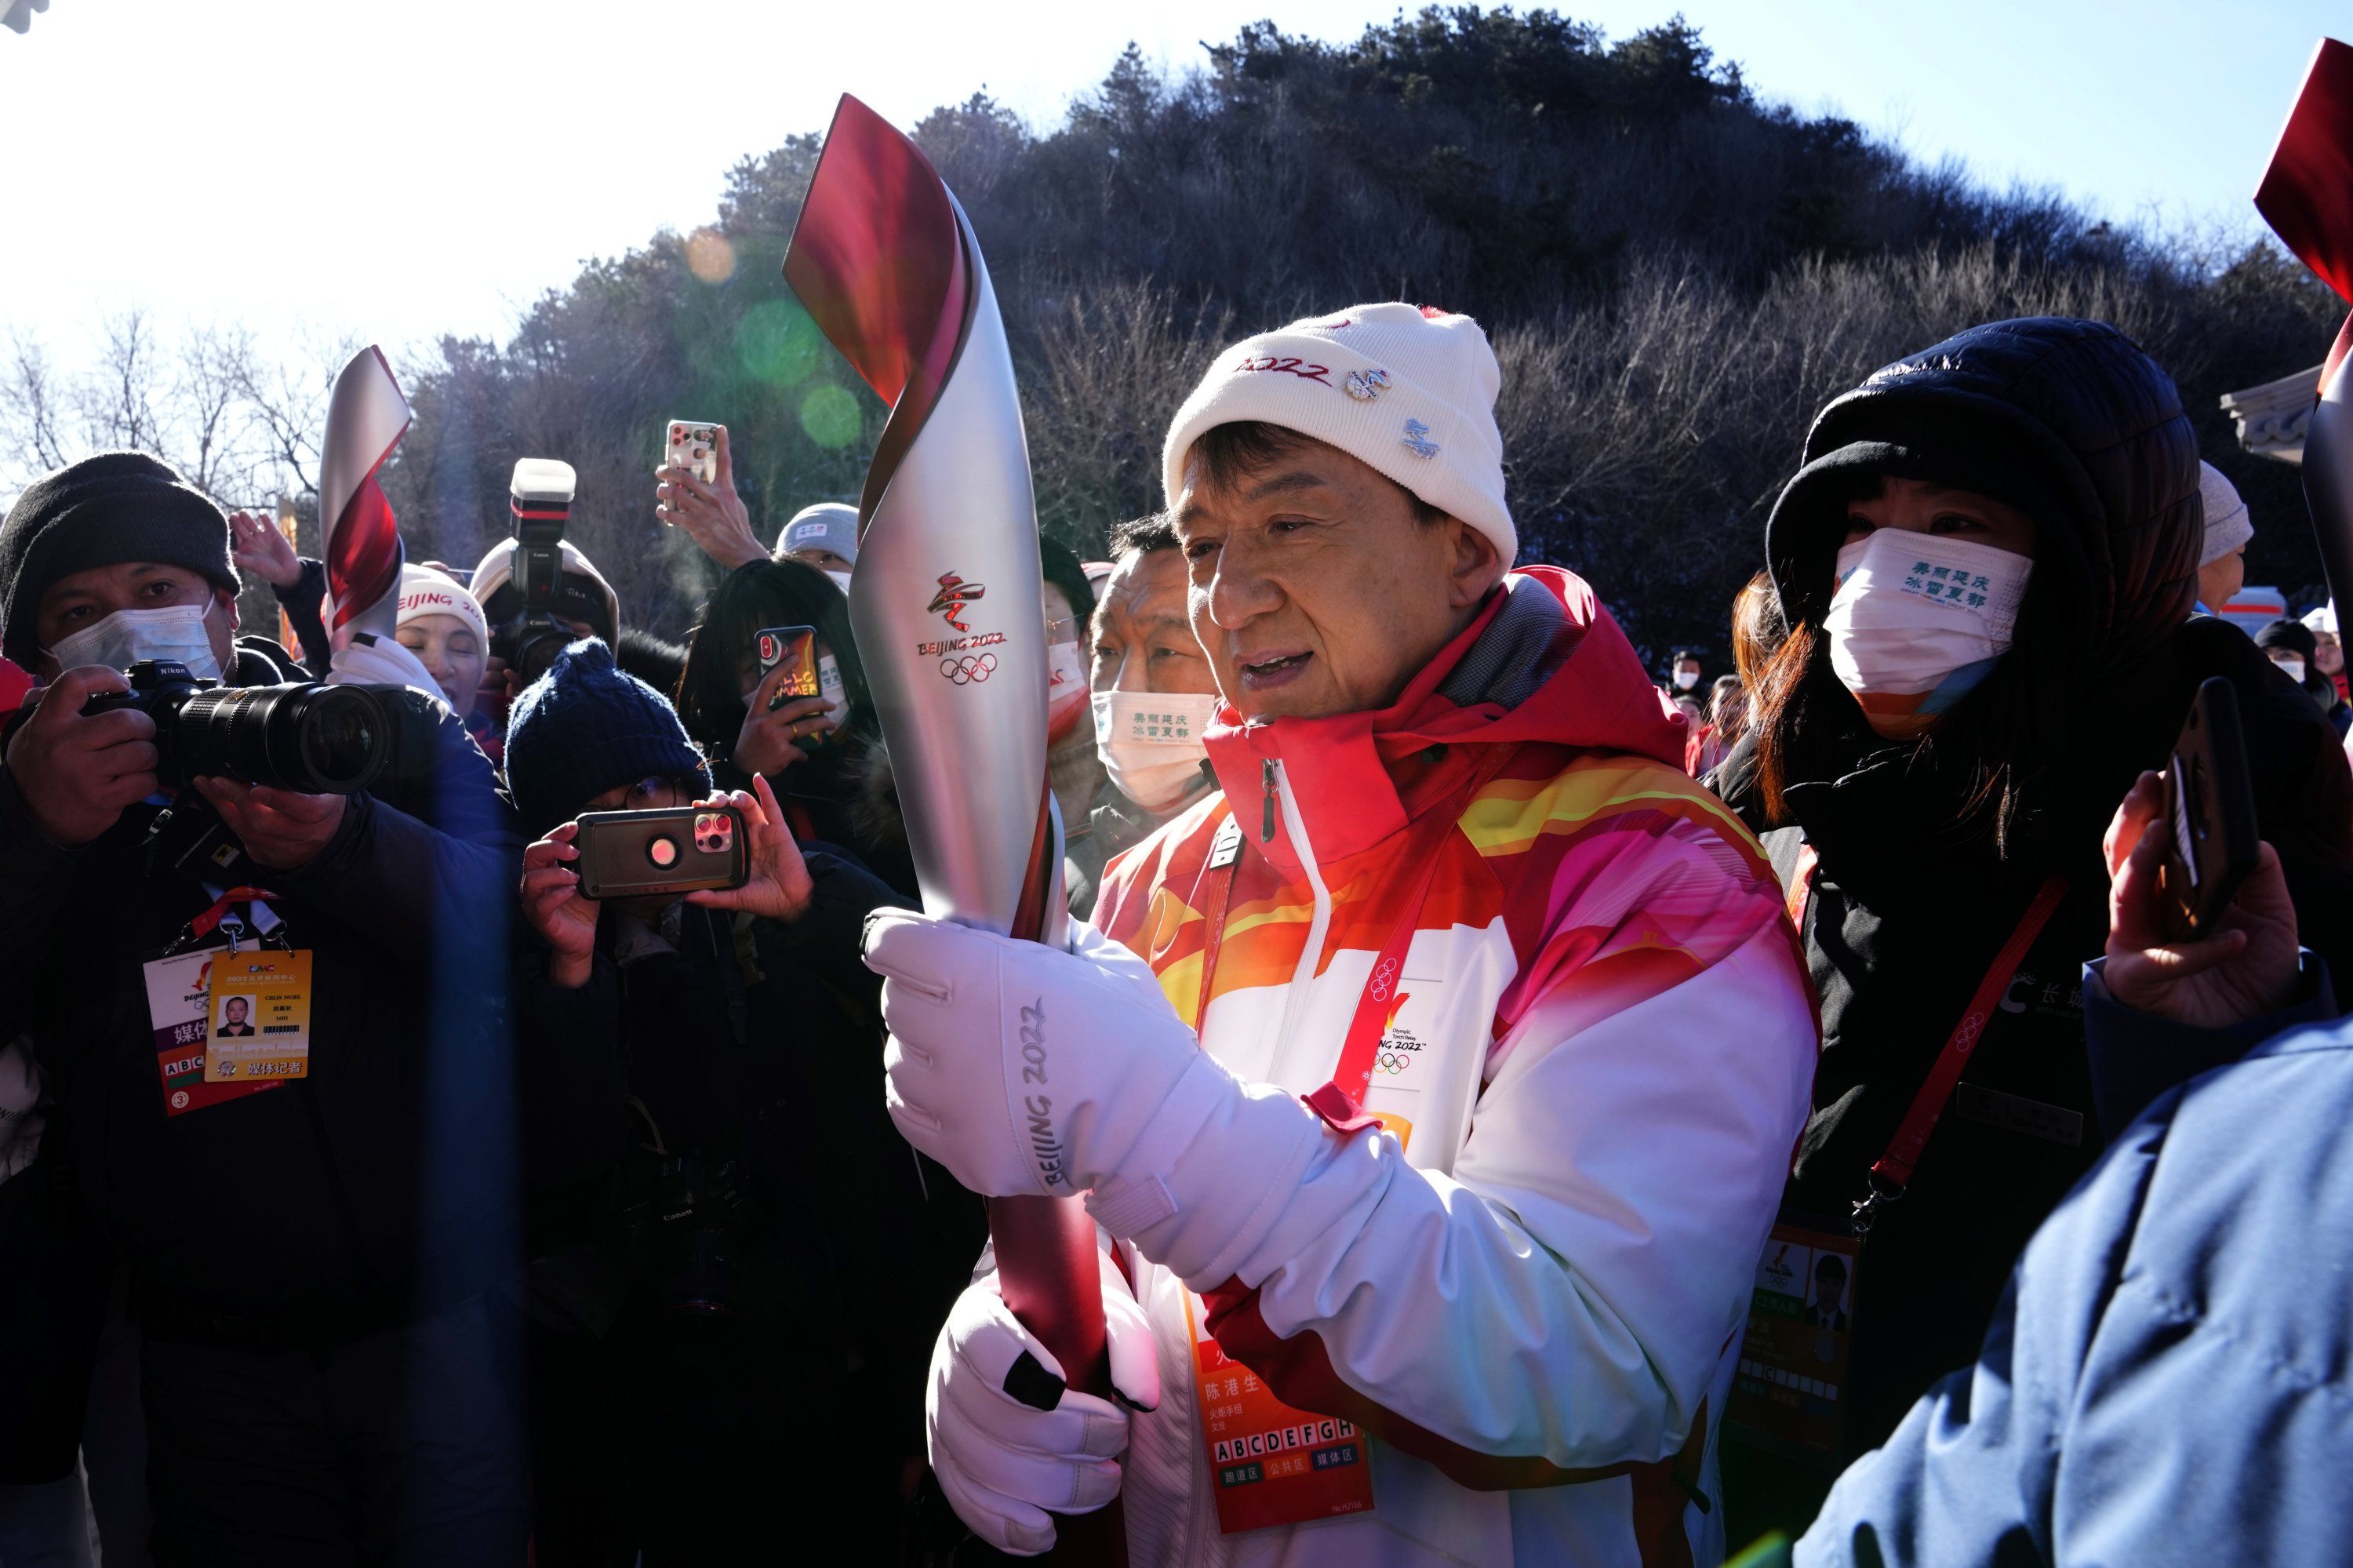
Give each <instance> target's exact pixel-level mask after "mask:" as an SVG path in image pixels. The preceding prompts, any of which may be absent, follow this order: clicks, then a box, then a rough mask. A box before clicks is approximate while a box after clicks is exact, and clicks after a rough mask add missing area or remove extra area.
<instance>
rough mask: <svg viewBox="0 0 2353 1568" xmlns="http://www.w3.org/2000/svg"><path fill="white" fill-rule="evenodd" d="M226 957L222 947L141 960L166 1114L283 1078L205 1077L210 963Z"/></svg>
mask: <svg viewBox="0 0 2353 1568" xmlns="http://www.w3.org/2000/svg"><path fill="white" fill-rule="evenodd" d="M228 957H229V953H228V950H227V948H208V949H206V950H204V951H200V952H194V953H181V954H178V955H176V956H175V957H173V958H168V959H151V960H149V961H148V962H147V963H145V964H142V965H141V966H140V972H141V976H142V979H143V980H145V981H146V984H147V1022H148V1026H149V1027H150V1028H152V1029H153V1031H154V1033H155V1075H156V1077H157V1078H158V1079H159V1080H160V1081H161V1082H162V1085H163V1089H164V1115H165V1116H185V1114H187V1113H188V1112H189V1111H193V1110H202V1109H204V1108H205V1107H206V1106H216V1105H218V1104H220V1103H221V1101H223V1100H234V1099H242V1098H243V1097H246V1096H247V1095H249V1094H253V1093H255V1092H257V1091H258V1090H261V1089H274V1088H276V1087H277V1086H278V1085H279V1084H280V1083H281V1082H283V1081H284V1080H283V1079H278V1080H270V1079H263V1080H261V1081H259V1082H258V1083H254V1082H237V1081H231V1082H223V1083H215V1082H209V1081H207V1079H206V1074H205V1063H206V1057H207V1056H208V1055H209V1054H210V1053H209V1052H208V1051H207V1050H206V1045H207V1044H208V1043H209V1041H210V1038H211V1034H212V986H213V966H214V965H215V964H216V963H217V962H219V961H220V960H222V959H227V958H228Z"/></svg>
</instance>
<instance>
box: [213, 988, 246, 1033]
mask: <svg viewBox="0 0 2353 1568" xmlns="http://www.w3.org/2000/svg"><path fill="white" fill-rule="evenodd" d="M213 1006H214V1014H215V1016H214V1018H213V1038H214V1039H216V1040H249V1039H251V1038H252V1037H253V1018H252V1013H253V1002H252V1000H251V999H250V998H248V997H243V996H224V997H221V998H219V999H217V1000H216V1001H215V1002H214V1004H213Z"/></svg>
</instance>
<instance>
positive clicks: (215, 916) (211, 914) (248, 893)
mask: <svg viewBox="0 0 2353 1568" xmlns="http://www.w3.org/2000/svg"><path fill="white" fill-rule="evenodd" d="M277 896H278V895H276V894H275V893H272V892H270V891H269V889H268V888H265V887H232V888H230V889H229V890H228V891H227V893H224V894H222V895H220V896H219V897H218V898H216V899H214V900H213V901H212V906H211V907H209V908H207V909H206V911H205V912H204V913H203V914H201V915H199V916H196V917H195V919H193V920H191V921H189V922H188V936H189V938H190V939H191V940H201V939H203V938H206V937H209V936H211V935H212V934H213V931H214V930H215V929H216V927H218V926H219V925H220V923H221V921H222V919H223V918H224V917H225V916H227V914H228V910H229V906H230V905H232V904H246V903H249V902H251V901H253V900H254V899H260V900H262V901H264V902H265V903H266V902H268V901H269V900H270V899H272V898H275V897H277Z"/></svg>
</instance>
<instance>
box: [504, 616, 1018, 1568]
mask: <svg viewBox="0 0 2353 1568" xmlns="http://www.w3.org/2000/svg"><path fill="white" fill-rule="evenodd" d="M819 582H820V584H821V585H822V583H823V579H822V578H820V579H819ZM828 591H830V589H829V588H828ZM506 756H507V778H508V782H509V786H510V788H511V789H512V792H513V796H514V801H515V809H516V811H517V814H518V815H519V817H520V818H521V820H522V827H523V831H524V832H526V833H528V834H530V835H531V837H532V839H533V842H532V843H531V844H530V846H529V848H528V849H526V850H525V852H524V854H523V861H522V876H521V880H520V884H519V887H520V895H521V899H522V915H523V925H524V927H525V929H526V935H525V937H524V939H523V941H522V946H521V948H520V950H519V953H518V957H517V960H516V964H517V972H516V979H515V987H516V1004H515V1009H514V1012H515V1018H516V1021H517V1033H518V1037H519V1046H520V1049H521V1050H522V1053H523V1054H524V1056H525V1059H526V1060H527V1061H533V1062H540V1061H550V1062H552V1061H563V1062H565V1063H568V1064H570V1065H571V1066H572V1081H573V1085H574V1092H575V1095H576V1096H577V1097H578V1098H579V1101H580V1104H579V1105H577V1106H575V1107H570V1110H571V1115H572V1116H573V1118H575V1120H579V1121H586V1120H590V1119H596V1120H597V1121H598V1122H599V1124H600V1125H602V1126H603V1127H604V1128H606V1132H607V1144H606V1148H607V1160H606V1161H604V1162H601V1163H595V1164H592V1165H588V1166H585V1167H584V1168H582V1169H580V1170H578V1171H575V1180H574V1181H572V1182H571V1183H570V1184H569V1185H568V1186H567V1187H566V1188H565V1189H564V1190H562V1191H560V1192H553V1193H550V1194H548V1195H547V1197H546V1198H545V1199H544V1200H543V1202H541V1203H540V1204H539V1205H538V1206H537V1207H536V1209H535V1210H534V1212H533V1224H532V1232H531V1236H530V1243H531V1245H530V1255H531V1256H532V1257H533V1260H534V1261H533V1265H532V1270H531V1275H530V1279H531V1286H530V1291H531V1295H532V1298H533V1301H534V1302H535V1303H537V1304H538V1305H539V1306H541V1307H542V1308H544V1310H540V1311H535V1312H534V1314H533V1330H532V1341H531V1351H532V1361H533V1378H534V1394H535V1397H534V1400H533V1419H534V1423H535V1425H536V1442H535V1445H534V1450H535V1452H534V1460H533V1469H534V1476H533V1498H534V1504H535V1510H536V1522H535V1537H536V1540H537V1542H538V1545H539V1551H540V1554H541V1559H542V1561H545V1562H555V1563H570V1562H590V1561H593V1562H606V1561H618V1562H628V1561H629V1560H630V1559H631V1557H632V1556H633V1555H634V1554H636V1553H637V1552H643V1553H644V1556H645V1558H646V1560H648V1561H649V1562H656V1561H659V1562H722V1563H724V1562H748V1561H753V1560H755V1559H757V1558H760V1557H762V1556H764V1555H766V1554H767V1552H768V1550H769V1549H770V1548H772V1547H773V1545H774V1543H775V1542H776V1519H775V1513H774V1506H773V1498H774V1490H773V1488H774V1481H775V1478H776V1476H777V1475H779V1474H785V1473H787V1472H788V1471H790V1470H791V1469H792V1468H794V1467H797V1465H799V1464H800V1463H801V1462H802V1461H803V1459H804V1458H805V1456H806V1444H807V1438H808V1433H809V1430H810V1428H811V1425H812V1424H817V1423H822V1424H824V1425H825V1426H826V1427H827V1428H828V1432H829V1433H831V1434H834V1435H836V1436H830V1437H829V1438H828V1461H827V1462H828V1475H829V1477H831V1478H832V1480H831V1481H830V1482H829V1486H830V1487H832V1488H833V1490H832V1492H831V1493H830V1500H831V1504H832V1506H833V1507H834V1508H835V1509H836V1510H838V1511H837V1512H836V1513H835V1514H834V1515H833V1517H834V1520H835V1522H836V1528H837V1529H840V1530H846V1531H849V1532H850V1536H851V1538H852V1539H857V1540H860V1541H865V1542H877V1543H880V1542H890V1541H894V1540H895V1539H896V1531H897V1527H898V1518H899V1512H900V1510H901V1508H902V1495H903V1494H902V1483H903V1481H904V1479H905V1470H906V1466H907V1462H908V1461H909V1460H911V1459H913V1458H915V1457H917V1456H919V1455H920V1454H921V1453H922V1442H921V1434H920V1431H919V1430H918V1429H917V1424H916V1414H917V1413H918V1412H920V1410H921V1408H922V1402H921V1394H920V1392H919V1390H920V1386H921V1377H922V1372H923V1365H924V1362H925V1360H926V1359H927V1356H928V1351H929V1343H930V1335H929V1330H930V1327H931V1322H930V1319H932V1318H933V1317H934V1315H935V1314H936V1313H937V1312H939V1311H941V1310H943V1309H944V1304H945V1303H946V1302H947V1301H948V1300H951V1299H953V1298H954V1296H955V1291H956V1289H957V1287H960V1286H961V1285H962V1283H963V1281H964V1277H965V1276H966V1275H967V1274H968V1273H969V1270H970V1266H971V1259H972V1255H973V1254H974V1253H975V1252H976V1251H977V1249H978V1247H979V1245H980V1240H981V1222H980V1217H979V1213H978V1209H977V1205H976V1203H975V1202H973V1201H972V1200H970V1199H969V1198H968V1196H966V1195H965V1194H961V1193H958V1192H955V1187H954V1184H953V1183H952V1182H950V1181H948V1180H947V1179H946V1177H945V1176H944V1174H943V1173H941V1172H939V1171H934V1172H933V1173H932V1176H931V1182H930V1190H931V1191H932V1192H935V1193H938V1194H939V1195H940V1200H941V1201H940V1202H939V1203H938V1204H936V1205H934V1204H932V1203H930V1202H927V1200H926V1197H925V1189H924V1182H923V1178H922V1177H921V1176H920V1175H919V1173H918V1171H917V1168H916V1165H915V1163H914V1162H913V1160H911V1159H910V1158H909V1156H908V1154H907V1152H906V1150H905V1149H904V1147H903V1146H902V1144H901V1143H900V1141H899V1139H898V1138H897V1136H896V1134H895V1133H894V1132H893V1131H892V1128H891V1125H890V1121H889V1118H888V1116H887V1113H886V1112H885V1110H884V1106H883V1093H882V1075H881V1031H880V1029H879V1027H878V1024H877V1015H876V992H877V991H878V989H879V986H878V982H877V981H876V980H874V979H873V977H872V976H871V975H870V974H868V973H867V972H866V971H865V969H863V967H862V966H861V965H860V962H859V959H858V942H859V932H860V925H861V923H862V921H863V920H864V918H865V916H866V914H867V912H868V911H869V910H871V909H873V908H874V907H876V906H881V905H885V904H892V903H896V902H899V900H897V899H896V898H895V897H894V895H892V893H891V891H890V889H889V888H887V887H885V886H884V885H881V883H879V882H877V881H876V880H875V879H874V878H873V877H872V876H871V875H870V874H867V873H866V872H865V871H863V870H862V869H860V867H859V866H857V865H856V864H855V863H852V862H850V861H849V860H848V859H847V858H845V857H843V856H841V855H839V854H835V853H830V852H828V850H826V849H824V848H822V847H821V846H817V845H811V846H809V847H808V848H807V850H806V851H804V849H803V848H802V847H801V846H800V845H798V844H797V843H796V842H794V837H793V834H792V833H791V832H789V831H787V829H786V823H785V813H784V812H783V810H780V801H779V799H778V796H777V794H776V791H775V790H774V789H772V788H771V786H770V784H769V782H768V780H767V779H766V778H765V777H764V776H761V775H757V774H754V775H753V776H752V777H751V779H749V781H748V782H749V788H748V789H739V790H733V791H716V792H714V791H713V790H712V787H711V783H710V780H709V778H708V775H707V773H706V771H705V769H704V766H703V761H702V757H701V755H700V754H699V753H698V752H697V751H696V749H695V747H694V746H693V745H692V744H691V741H690V740H689V738H688V736H687V734H686V731H685V728H684V727H683V726H681V724H680V722H679V718H678V715H677V714H676V713H675V712H674V711H673V710H672V709H671V707H670V704H669V703H668V702H667V701H665V700H664V699H663V698H662V696H661V694H659V693H658V692H656V691H654V690H653V689H652V688H651V687H649V686H648V685H647V684H646V683H643V682H642V681H638V680H637V679H635V678H634V677H632V676H630V675H628V674H627V673H624V672H622V671H620V670H618V669H617V668H616V667H615V666H614V663H613V661H612V657H611V655H610V653H609V652H607V650H606V649H605V648H604V646H603V645H602V644H601V643H598V642H595V641H585V642H579V643H575V644H574V645H573V646H571V647H570V648H568V649H566V650H565V652H562V653H561V654H559V655H557V657H556V660H555V662H554V665H553V666H552V667H551V668H550V669H549V671H548V673H547V674H546V675H545V676H544V677H543V679H541V680H540V681H538V682H536V683H533V685H531V686H530V687H528V688H526V689H525V691H524V692H523V693H522V695H521V696H520V697H518V698H517V699H516V702H515V708H514V717H513V720H512V724H511V726H510V728H509V731H508V736H507V748H506ZM697 802H701V803H704V804H709V805H714V806H716V805H732V806H733V808H734V809H735V810H737V811H738V812H740V813H741V815H742V818H743V821H744V827H745V831H746V832H747V834H748V840H749V842H748V845H747V848H748V851H749V856H748V858H749V876H748V878H747V880H746V881H745V883H744V885H743V886H741V887H737V888H732V889H725V890H716V889H713V890H704V891H698V892H693V893H689V894H686V895H682V896H681V895H677V894H652V895H640V896H637V897H632V898H614V899H609V900H606V901H603V902H602V903H600V902H598V901H596V900H593V899H590V898H588V897H586V896H585V895H584V894H583V892H582V887H581V881H580V876H579V872H578V864H579V861H580V848H579V843H578V836H579V831H580V829H579V819H580V817H581V816H582V814H583V813H585V812H588V811H592V810H598V811H602V810H619V811H626V810H653V809H660V808H671V807H679V806H686V805H691V804H694V803H697ZM528 1130H529V1129H528V1128H526V1131H527V1132H528ZM958 1200H961V1202H958ZM656 1215H659V1219H656V1218H653V1217H652V1216H656Z"/></svg>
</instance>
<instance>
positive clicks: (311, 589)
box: [269, 556, 335, 681]
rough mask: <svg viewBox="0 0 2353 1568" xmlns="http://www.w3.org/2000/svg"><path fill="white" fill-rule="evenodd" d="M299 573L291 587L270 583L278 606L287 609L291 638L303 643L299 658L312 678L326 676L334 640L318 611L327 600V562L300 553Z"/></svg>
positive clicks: (287, 621)
mask: <svg viewBox="0 0 2353 1568" xmlns="http://www.w3.org/2000/svg"><path fill="white" fill-rule="evenodd" d="M301 566H302V576H301V578H300V579H298V580H297V581H296V582H295V584H294V586H293V587H291V588H278V587H275V586H273V587H272V588H270V590H269V591H270V592H271V593H272V594H273V595H275V596H276V597H277V599H278V608H279V609H282V610H284V611H285V612H286V624H287V625H289V626H290V627H292V628H293V629H294V641H297V642H299V643H301V645H302V662H303V663H304V664H305V665H307V666H308V667H309V669H310V671H311V678H312V679H314V680H320V681H323V680H325V679H326V678H327V666H328V664H329V663H330V662H332V660H333V659H334V656H335V647H334V643H333V642H332V641H330V640H329V638H328V636H327V622H326V619H325V617H324V616H323V615H322V613H321V611H322V609H324V608H325V605H326V602H327V564H326V563H325V562H324V561H314V560H312V559H311V558H310V557H309V556H303V557H301Z"/></svg>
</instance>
